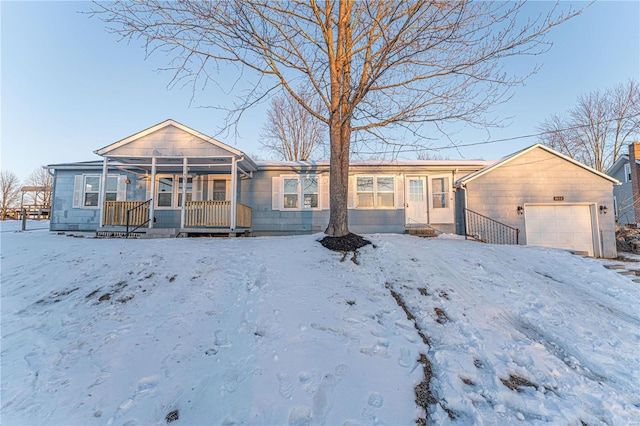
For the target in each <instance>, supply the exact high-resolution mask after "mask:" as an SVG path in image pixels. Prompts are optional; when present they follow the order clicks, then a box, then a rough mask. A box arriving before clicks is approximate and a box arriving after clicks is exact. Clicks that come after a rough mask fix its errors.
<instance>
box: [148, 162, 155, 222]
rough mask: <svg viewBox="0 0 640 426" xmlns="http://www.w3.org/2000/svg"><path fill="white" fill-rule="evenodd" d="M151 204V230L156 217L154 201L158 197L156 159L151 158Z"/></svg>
mask: <svg viewBox="0 0 640 426" xmlns="http://www.w3.org/2000/svg"><path fill="white" fill-rule="evenodd" d="M150 186H151V198H150V200H151V202H150V203H149V228H153V219H154V217H155V203H156V201H155V200H154V199H153V197H155V195H156V157H151V182H150Z"/></svg>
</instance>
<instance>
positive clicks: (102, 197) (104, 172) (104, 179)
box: [98, 156, 109, 228]
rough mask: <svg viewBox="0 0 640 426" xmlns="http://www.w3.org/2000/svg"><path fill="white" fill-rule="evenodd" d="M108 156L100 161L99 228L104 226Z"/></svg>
mask: <svg viewBox="0 0 640 426" xmlns="http://www.w3.org/2000/svg"><path fill="white" fill-rule="evenodd" d="M108 162H109V158H108V157H107V156H105V157H104V161H103V163H102V180H101V181H100V193H99V195H98V205H99V206H100V228H102V227H103V226H104V203H105V199H106V197H105V194H106V193H107V176H108V170H109V165H108Z"/></svg>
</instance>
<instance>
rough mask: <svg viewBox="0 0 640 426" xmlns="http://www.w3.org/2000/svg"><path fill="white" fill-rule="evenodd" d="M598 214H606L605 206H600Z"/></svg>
mask: <svg viewBox="0 0 640 426" xmlns="http://www.w3.org/2000/svg"><path fill="white" fill-rule="evenodd" d="M600 214H607V206H600Z"/></svg>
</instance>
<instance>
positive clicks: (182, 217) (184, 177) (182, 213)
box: [180, 157, 187, 229]
mask: <svg viewBox="0 0 640 426" xmlns="http://www.w3.org/2000/svg"><path fill="white" fill-rule="evenodd" d="M186 206H187V157H185V158H183V159H182V206H181V209H180V229H183V228H184V223H185V218H186V212H187V207H186Z"/></svg>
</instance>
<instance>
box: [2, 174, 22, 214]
mask: <svg viewBox="0 0 640 426" xmlns="http://www.w3.org/2000/svg"><path fill="white" fill-rule="evenodd" d="M0 197H2V199H0V207H1V208H2V220H5V219H6V218H7V209H8V208H10V207H15V206H16V204H17V203H18V200H19V199H20V179H18V176H17V175H16V174H15V173H13V172H12V171H9V170H2V171H0Z"/></svg>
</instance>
